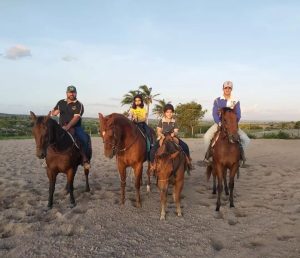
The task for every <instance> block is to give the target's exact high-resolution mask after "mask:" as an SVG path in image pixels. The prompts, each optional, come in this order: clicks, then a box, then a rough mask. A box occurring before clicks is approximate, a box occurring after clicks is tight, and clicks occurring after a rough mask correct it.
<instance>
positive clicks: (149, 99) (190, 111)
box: [121, 85, 207, 136]
mask: <svg viewBox="0 0 300 258" xmlns="http://www.w3.org/2000/svg"><path fill="white" fill-rule="evenodd" d="M138 94H139V95H142V97H143V100H144V103H145V106H146V109H147V113H148V115H149V111H150V106H151V104H153V103H154V107H153V109H152V113H153V114H154V115H155V116H156V117H157V119H160V118H162V117H163V115H164V111H163V110H164V107H165V105H166V104H168V103H171V101H166V100H165V99H164V98H158V97H159V96H160V94H159V93H156V94H154V93H153V92H152V88H151V87H150V88H149V87H148V86H147V85H141V86H139V87H138V89H136V90H130V91H129V92H128V93H126V94H125V95H124V96H123V99H122V101H121V104H122V106H124V105H129V108H128V110H127V111H125V112H124V113H123V114H124V115H125V116H129V109H130V107H131V105H132V103H133V99H134V97H135V96H136V95H138ZM174 108H175V118H176V120H177V123H178V126H179V127H180V129H181V130H182V131H188V134H189V135H190V136H194V132H195V128H197V127H199V126H200V121H201V120H202V118H203V117H204V115H205V113H206V112H207V110H204V109H203V107H202V105H201V104H200V103H197V102H195V101H191V102H188V103H179V104H178V105H177V106H175V107H174ZM147 122H148V118H147Z"/></svg>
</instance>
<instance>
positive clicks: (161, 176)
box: [151, 134, 187, 220]
mask: <svg viewBox="0 0 300 258" xmlns="http://www.w3.org/2000/svg"><path fill="white" fill-rule="evenodd" d="M151 169H152V170H153V171H154V173H155V175H156V177H157V186H158V188H159V190H160V208H161V209H160V220H165V219H166V203H167V192H168V186H169V183H172V184H173V185H174V186H173V200H174V202H175V204H176V212H177V216H178V217H181V216H182V211H181V207H180V194H181V191H182V188H183V184H184V172H185V170H186V169H187V160H186V155H185V153H184V151H183V150H182V149H181V148H180V146H179V145H177V144H176V143H175V141H174V140H173V137H172V136H171V135H170V134H168V135H166V136H165V138H164V140H163V142H162V144H161V146H160V147H159V148H158V150H157V152H156V154H155V161H154V164H153V167H152V168H151ZM172 179H173V180H172ZM171 181H172V182H171Z"/></svg>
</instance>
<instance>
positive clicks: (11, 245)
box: [0, 138, 300, 257]
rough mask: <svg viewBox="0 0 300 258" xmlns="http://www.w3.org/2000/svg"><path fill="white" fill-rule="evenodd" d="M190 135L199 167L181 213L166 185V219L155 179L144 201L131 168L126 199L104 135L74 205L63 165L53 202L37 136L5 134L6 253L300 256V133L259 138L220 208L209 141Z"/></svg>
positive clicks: (1, 177)
mask: <svg viewBox="0 0 300 258" xmlns="http://www.w3.org/2000/svg"><path fill="white" fill-rule="evenodd" d="M186 142H187V143H188V144H189V145H190V149H191V153H192V158H193V163H194V165H195V170H194V171H192V174H191V176H186V178H185V187H184V189H183V193H182V207H183V217H182V218H179V217H176V214H175V206H174V203H173V202H172V198H171V197H172V196H171V195H169V196H168V199H169V204H168V209H167V211H168V213H167V220H166V221H160V220H159V194H158V190H157V188H156V186H155V184H154V182H152V192H151V193H150V194H147V192H146V186H145V185H143V187H142V189H141V196H142V205H143V206H142V208H141V209H137V208H136V207H135V206H134V205H135V194H134V193H135V191H134V185H133V183H132V182H131V177H130V173H128V178H127V187H126V203H125V205H124V207H120V204H119V203H120V202H119V198H120V194H119V192H120V191H119V189H120V188H119V185H120V183H119V176H118V172H117V170H116V162H115V159H112V160H108V159H106V158H105V157H104V155H103V149H102V148H103V146H102V143H101V141H100V138H94V139H93V149H94V157H93V160H92V170H91V174H90V186H91V192H90V193H85V192H84V188H85V182H84V175H83V170H82V168H80V169H79V170H78V173H77V175H76V178H75V198H76V202H77V206H76V207H75V208H73V209H71V208H69V197H68V196H66V195H65V193H64V190H63V189H64V186H65V183H66V178H65V176H64V175H60V176H59V177H58V180H57V184H56V192H55V195H54V207H53V209H52V210H49V211H47V210H46V209H45V208H46V206H47V198H48V179H47V176H46V173H45V169H43V168H42V167H41V161H40V160H38V159H37V158H36V157H35V155H34V151H35V144H34V142H33V140H15V141H14V140H8V141H0V257H134V256H137V257H144V256H145V257H300V156H299V152H300V141H299V140H294V141H289V140H253V141H252V143H251V145H250V147H249V148H248V151H247V157H248V167H246V168H243V169H241V177H240V179H239V180H237V181H236V184H235V206H236V208H229V203H228V198H227V197H226V196H224V195H223V198H222V204H223V205H222V207H221V212H219V213H217V212H215V203H216V197H215V196H213V195H212V194H211V185H212V182H211V181H210V182H206V177H205V168H204V167H203V166H201V162H200V160H201V159H202V157H203V141H202V140H201V139H198V140H186ZM144 178H146V176H145V174H144ZM144 182H145V180H144ZM170 193H171V191H170Z"/></svg>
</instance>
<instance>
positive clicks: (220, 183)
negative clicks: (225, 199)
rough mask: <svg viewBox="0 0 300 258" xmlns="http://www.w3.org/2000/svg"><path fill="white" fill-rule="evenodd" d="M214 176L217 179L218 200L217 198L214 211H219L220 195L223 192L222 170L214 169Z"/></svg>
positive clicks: (219, 168)
mask: <svg viewBox="0 0 300 258" xmlns="http://www.w3.org/2000/svg"><path fill="white" fill-rule="evenodd" d="M216 174H217V177H218V198H217V206H216V211H219V210H220V206H221V195H222V191H223V182H222V181H223V180H222V179H223V169H222V168H221V167H217V168H216Z"/></svg>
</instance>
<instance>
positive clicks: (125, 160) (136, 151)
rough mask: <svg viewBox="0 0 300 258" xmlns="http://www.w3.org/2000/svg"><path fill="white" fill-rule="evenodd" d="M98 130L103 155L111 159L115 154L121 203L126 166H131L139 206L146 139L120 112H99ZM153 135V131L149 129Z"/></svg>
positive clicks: (123, 197)
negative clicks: (104, 114)
mask: <svg viewBox="0 0 300 258" xmlns="http://www.w3.org/2000/svg"><path fill="white" fill-rule="evenodd" d="M99 121H100V131H99V134H100V136H101V137H102V138H103V143H104V155H105V156H106V157H107V158H110V159H112V158H113V157H114V156H116V161H117V167H118V171H119V175H120V184H121V204H122V205H123V204H124V203H125V186H126V168H127V167H132V168H133V170H134V175H135V189H136V207H138V208H139V207H141V198H140V185H141V181H142V172H143V163H144V162H145V161H146V160H147V156H148V155H147V151H146V147H147V143H146V139H145V137H144V135H143V133H142V132H141V130H140V129H139V128H138V126H137V125H136V124H134V123H133V122H132V121H130V120H129V119H128V118H127V117H125V116H124V115H121V114H117V113H112V114H110V115H108V116H103V115H102V114H101V113H99ZM151 132H152V134H153V137H155V135H154V131H153V130H152V131H151ZM149 167H150V162H149V161H148V169H147V175H148V185H147V191H148V192H149V191H150V172H149Z"/></svg>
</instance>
